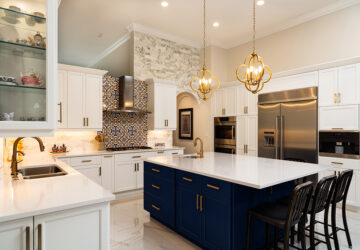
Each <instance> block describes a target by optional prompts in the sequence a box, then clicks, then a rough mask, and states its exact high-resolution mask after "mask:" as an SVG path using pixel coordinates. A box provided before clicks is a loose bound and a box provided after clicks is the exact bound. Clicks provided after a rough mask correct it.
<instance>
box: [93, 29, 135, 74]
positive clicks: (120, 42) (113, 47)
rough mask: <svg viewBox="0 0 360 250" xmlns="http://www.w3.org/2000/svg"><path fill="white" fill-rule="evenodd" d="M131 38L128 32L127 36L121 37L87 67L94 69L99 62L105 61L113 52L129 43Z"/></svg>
mask: <svg viewBox="0 0 360 250" xmlns="http://www.w3.org/2000/svg"><path fill="white" fill-rule="evenodd" d="M130 38H131V36H130V32H127V33H126V34H125V35H123V36H122V37H120V38H119V39H118V40H117V41H116V42H115V43H113V44H112V45H110V46H109V47H108V48H106V49H105V50H104V51H103V52H101V53H100V54H99V55H98V56H97V57H95V58H94V60H92V61H91V62H90V63H89V64H88V65H87V66H88V67H94V66H95V65H96V64H97V63H98V62H100V61H101V60H102V59H104V58H105V57H106V56H108V55H110V54H111V53H112V52H113V51H115V50H116V49H117V48H119V47H120V46H121V45H123V44H124V43H126V42H127V41H129V40H130Z"/></svg>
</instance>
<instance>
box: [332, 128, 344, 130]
mask: <svg viewBox="0 0 360 250" xmlns="http://www.w3.org/2000/svg"><path fill="white" fill-rule="evenodd" d="M332 130H343V128H332Z"/></svg>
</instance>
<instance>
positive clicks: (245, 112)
mask: <svg viewBox="0 0 360 250" xmlns="http://www.w3.org/2000/svg"><path fill="white" fill-rule="evenodd" d="M248 112H249V107H248V106H244V114H247V113H248Z"/></svg>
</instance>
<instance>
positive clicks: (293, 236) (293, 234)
mask: <svg viewBox="0 0 360 250" xmlns="http://www.w3.org/2000/svg"><path fill="white" fill-rule="evenodd" d="M290 238H291V245H294V244H295V226H293V227H291V236H290Z"/></svg>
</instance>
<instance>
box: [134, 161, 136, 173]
mask: <svg viewBox="0 0 360 250" xmlns="http://www.w3.org/2000/svg"><path fill="white" fill-rule="evenodd" d="M134 172H136V163H134Z"/></svg>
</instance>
